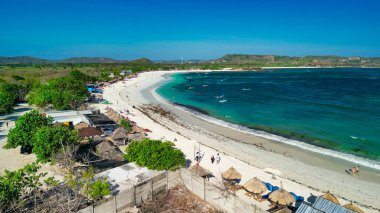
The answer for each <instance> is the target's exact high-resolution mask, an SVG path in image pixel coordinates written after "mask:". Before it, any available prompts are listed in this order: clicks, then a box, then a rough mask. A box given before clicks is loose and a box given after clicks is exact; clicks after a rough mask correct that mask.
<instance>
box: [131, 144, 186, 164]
mask: <svg viewBox="0 0 380 213" xmlns="http://www.w3.org/2000/svg"><path fill="white" fill-rule="evenodd" d="M125 151H126V154H125V159H127V160H128V161H130V162H135V163H136V164H137V165H139V166H146V167H148V169H154V170H175V169H176V168H178V167H180V166H184V165H185V164H186V160H185V155H184V154H183V152H182V151H181V150H178V149H176V148H174V144H173V143H171V142H168V141H166V142H162V141H160V140H150V139H144V140H143V141H140V142H132V143H131V144H129V145H128V147H127V148H126V150H125Z"/></svg>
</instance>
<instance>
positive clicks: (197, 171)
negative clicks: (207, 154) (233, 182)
mask: <svg viewBox="0 0 380 213" xmlns="http://www.w3.org/2000/svg"><path fill="white" fill-rule="evenodd" d="M189 171H190V172H192V173H194V174H196V175H199V176H201V177H207V176H209V175H212V173H211V172H210V171H208V170H207V169H205V168H203V167H201V166H200V165H199V164H195V165H193V166H191V167H190V168H189Z"/></svg>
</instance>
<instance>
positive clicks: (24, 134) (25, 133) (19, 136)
mask: <svg viewBox="0 0 380 213" xmlns="http://www.w3.org/2000/svg"><path fill="white" fill-rule="evenodd" d="M51 122H52V118H50V117H46V116H44V115H42V114H41V113H40V112H39V111H38V110H32V111H30V112H27V113H25V114H24V115H21V116H20V117H19V118H18V119H17V121H16V126H15V128H12V129H11V130H10V131H9V133H8V140H7V144H6V145H5V148H16V147H18V146H26V145H29V146H32V145H33V140H34V134H35V132H36V131H37V130H38V129H39V128H40V127H43V126H47V125H48V124H49V123H51Z"/></svg>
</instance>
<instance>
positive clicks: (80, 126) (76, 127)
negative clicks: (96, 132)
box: [74, 122, 90, 130]
mask: <svg viewBox="0 0 380 213" xmlns="http://www.w3.org/2000/svg"><path fill="white" fill-rule="evenodd" d="M86 127H90V125H89V124H88V123H85V122H80V123H79V124H77V125H75V126H74V128H75V129H76V130H79V129H82V128H86Z"/></svg>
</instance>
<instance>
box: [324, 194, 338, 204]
mask: <svg viewBox="0 0 380 213" xmlns="http://www.w3.org/2000/svg"><path fill="white" fill-rule="evenodd" d="M321 197H323V198H325V199H326V200H329V201H331V202H333V203H336V204H338V205H340V202H339V200H338V199H337V198H336V197H335V196H334V195H332V194H331V193H330V192H329V191H327V192H326V193H325V194H324V195H322V196H321Z"/></svg>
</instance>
